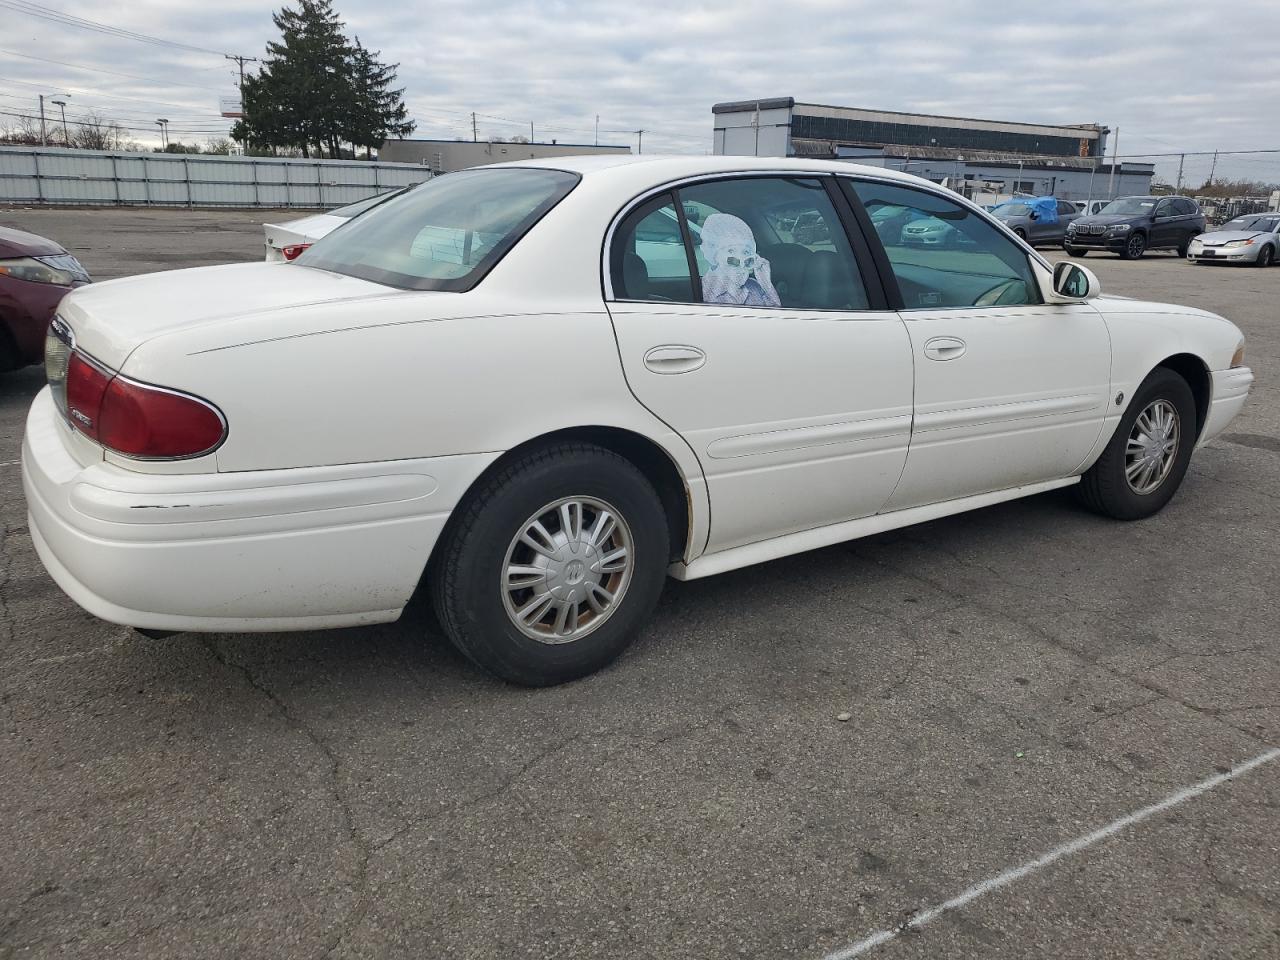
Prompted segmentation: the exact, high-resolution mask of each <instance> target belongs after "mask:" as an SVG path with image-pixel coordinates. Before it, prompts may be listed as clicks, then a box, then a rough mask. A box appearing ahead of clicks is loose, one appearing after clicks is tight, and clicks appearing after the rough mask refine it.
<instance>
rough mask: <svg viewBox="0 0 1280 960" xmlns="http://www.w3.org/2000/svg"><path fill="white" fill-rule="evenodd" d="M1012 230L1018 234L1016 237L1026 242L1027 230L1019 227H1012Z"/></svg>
mask: <svg viewBox="0 0 1280 960" xmlns="http://www.w3.org/2000/svg"><path fill="white" fill-rule="evenodd" d="M1013 232H1014V233H1016V234H1017V235H1018V238H1019V239H1020V240H1022V241H1023V242H1024V243H1025V242H1026V239H1027V231H1025V230H1023V229H1022V228H1021V227H1014V228H1013Z"/></svg>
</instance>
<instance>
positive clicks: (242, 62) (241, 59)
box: [223, 53, 258, 108]
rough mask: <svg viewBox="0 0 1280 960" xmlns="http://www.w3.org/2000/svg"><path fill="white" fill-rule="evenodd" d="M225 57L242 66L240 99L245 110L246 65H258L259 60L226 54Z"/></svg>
mask: <svg viewBox="0 0 1280 960" xmlns="http://www.w3.org/2000/svg"><path fill="white" fill-rule="evenodd" d="M223 56H224V57H226V58H227V59H228V60H234V61H235V62H236V63H238V64H239V65H240V97H241V100H240V106H241V107H242V108H243V107H244V99H243V98H244V65H245V64H246V63H257V62H258V58H257V57H234V56H232V55H231V54H229V53H224V54H223Z"/></svg>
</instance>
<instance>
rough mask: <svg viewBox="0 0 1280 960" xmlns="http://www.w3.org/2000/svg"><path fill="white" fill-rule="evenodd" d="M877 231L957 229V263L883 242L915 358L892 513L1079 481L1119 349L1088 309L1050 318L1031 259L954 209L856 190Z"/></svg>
mask: <svg viewBox="0 0 1280 960" xmlns="http://www.w3.org/2000/svg"><path fill="white" fill-rule="evenodd" d="M849 182H850V183H851V185H852V189H853V191H854V192H855V193H856V194H857V196H858V197H859V198H860V199H861V202H862V204H863V206H864V207H865V208H866V211H867V213H868V214H869V215H870V216H869V218H868V222H871V223H874V222H875V211H876V210H877V209H878V208H880V207H887V206H892V207H898V206H907V207H910V208H912V209H915V210H917V211H919V212H920V213H922V214H924V215H926V216H930V217H935V218H938V219H940V220H943V221H944V222H946V223H948V224H950V225H951V226H952V227H953V228H954V229H955V230H956V231H958V232H959V233H960V234H961V235H962V236H963V237H964V239H965V241H966V242H965V243H962V244H958V245H956V246H954V247H952V248H951V249H947V250H936V249H920V248H913V247H904V246H902V245H900V244H896V243H894V242H892V239H891V238H886V237H884V236H883V235H882V236H881V237H880V239H881V241H882V242H883V244H884V252H885V255H886V258H887V260H888V266H889V269H890V271H891V273H892V274H893V277H894V279H895V280H896V283H897V286H898V296H899V298H900V299H899V306H900V308H901V316H902V318H903V320H904V321H905V323H906V327H907V330H908V334H909V336H910V339H911V349H912V353H913V355H914V357H915V369H916V395H915V424H914V429H913V432H912V437H911V449H910V452H909V454H908V456H907V464H906V468H905V469H904V471H903V475H902V481H901V482H900V483H899V484H898V487H897V489H896V490H895V491H894V493H893V496H892V498H891V499H890V501H889V502H888V504H887V505H886V509H890V510H896V509H902V508H906V507H914V506H919V505H922V504H926V503H934V502H937V501H941V500H950V499H954V498H956V497H963V496H969V495H973V494H979V493H986V492H990V491H994V490H1002V489H1007V488H1010V487H1016V486H1021V485H1023V484H1029V483H1035V482H1039V481H1044V480H1054V479H1059V478H1062V477H1068V476H1071V475H1072V474H1073V473H1076V472H1077V471H1078V470H1079V469H1080V468H1081V467H1082V465H1083V461H1084V458H1085V457H1086V456H1087V455H1088V454H1089V452H1090V450H1091V449H1092V448H1093V446H1094V443H1095V441H1096V440H1097V438H1098V434H1099V432H1100V430H1101V428H1102V419H1103V414H1104V412H1105V410H1106V404H1107V397H1108V394H1109V390H1110V372H1111V371H1110V367H1111V347H1110V338H1109V335H1108V333H1107V328H1106V325H1105V323H1104V322H1103V320H1102V317H1101V315H1100V314H1099V313H1098V311H1096V310H1095V309H1094V308H1093V307H1091V306H1089V305H1088V304H1066V305H1063V304H1045V303H1044V302H1043V298H1042V296H1041V294H1040V289H1039V284H1038V279H1037V277H1036V274H1035V271H1034V269H1033V267H1032V265H1031V263H1030V261H1029V260H1028V258H1027V256H1026V255H1025V253H1024V252H1023V251H1022V249H1021V248H1019V247H1018V246H1017V245H1016V244H1014V243H1013V242H1012V241H1010V240H1009V239H1008V237H1007V235H1006V234H1005V233H1004V232H1003V231H1001V230H999V229H997V228H995V227H993V226H992V225H991V224H990V223H988V222H987V221H986V220H985V219H984V218H983V217H981V216H979V215H978V214H976V213H974V212H973V211H972V210H970V209H969V208H967V207H964V206H962V205H961V204H959V203H956V202H954V201H952V200H950V199H948V198H946V197H943V196H941V195H939V194H935V193H932V192H927V191H923V190H917V189H914V188H907V187H900V186H896V185H889V184H883V183H877V182H872V181H862V180H855V181H849Z"/></svg>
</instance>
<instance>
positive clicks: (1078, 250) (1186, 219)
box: [1062, 197, 1205, 260]
mask: <svg viewBox="0 0 1280 960" xmlns="http://www.w3.org/2000/svg"><path fill="white" fill-rule="evenodd" d="M1204 228H1205V220H1204V214H1203V213H1201V212H1200V208H1199V207H1198V206H1196V202H1195V201H1194V200H1191V199H1189V198H1188V197H1121V198H1120V199H1118V200H1112V201H1111V202H1110V203H1108V204H1107V205H1106V206H1105V207H1103V208H1102V209H1101V210H1099V211H1098V212H1097V213H1095V214H1094V215H1093V216H1090V217H1080V218H1079V219H1077V220H1075V221H1074V222H1072V223H1070V224H1068V225H1067V238H1066V239H1065V240H1063V241H1062V247H1063V249H1064V250H1066V251H1067V253H1069V254H1071V256H1073V257H1083V256H1084V255H1085V254H1086V253H1088V252H1089V251H1090V250H1110V251H1111V252H1113V253H1118V254H1120V256H1122V257H1123V258H1124V259H1126V260H1137V259H1138V258H1139V257H1140V256H1142V255H1143V254H1144V253H1146V252H1147V251H1148V250H1177V251H1178V255H1179V256H1181V257H1185V256H1186V255H1187V247H1189V246H1190V245H1191V238H1192V237H1194V236H1196V235H1197V234H1200V233H1203V232H1204Z"/></svg>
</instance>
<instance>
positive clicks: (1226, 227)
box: [1187, 213, 1280, 267]
mask: <svg viewBox="0 0 1280 960" xmlns="http://www.w3.org/2000/svg"><path fill="white" fill-rule="evenodd" d="M1187 259H1188V260H1190V261H1191V262H1192V263H1206V262H1207V263H1251V264H1253V265H1254V266H1255V267H1269V266H1271V265H1272V264H1273V263H1275V262H1276V261H1277V260H1280V213H1248V214H1245V215H1244V216H1243V217H1236V218H1235V219H1234V220H1231V221H1228V222H1227V223H1224V224H1223V225H1222V226H1220V227H1215V228H1214V230H1213V232H1211V233H1202V234H1201V235H1200V236H1198V237H1196V238H1195V239H1194V240H1192V241H1191V247H1190V248H1189V249H1188V250H1187Z"/></svg>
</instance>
